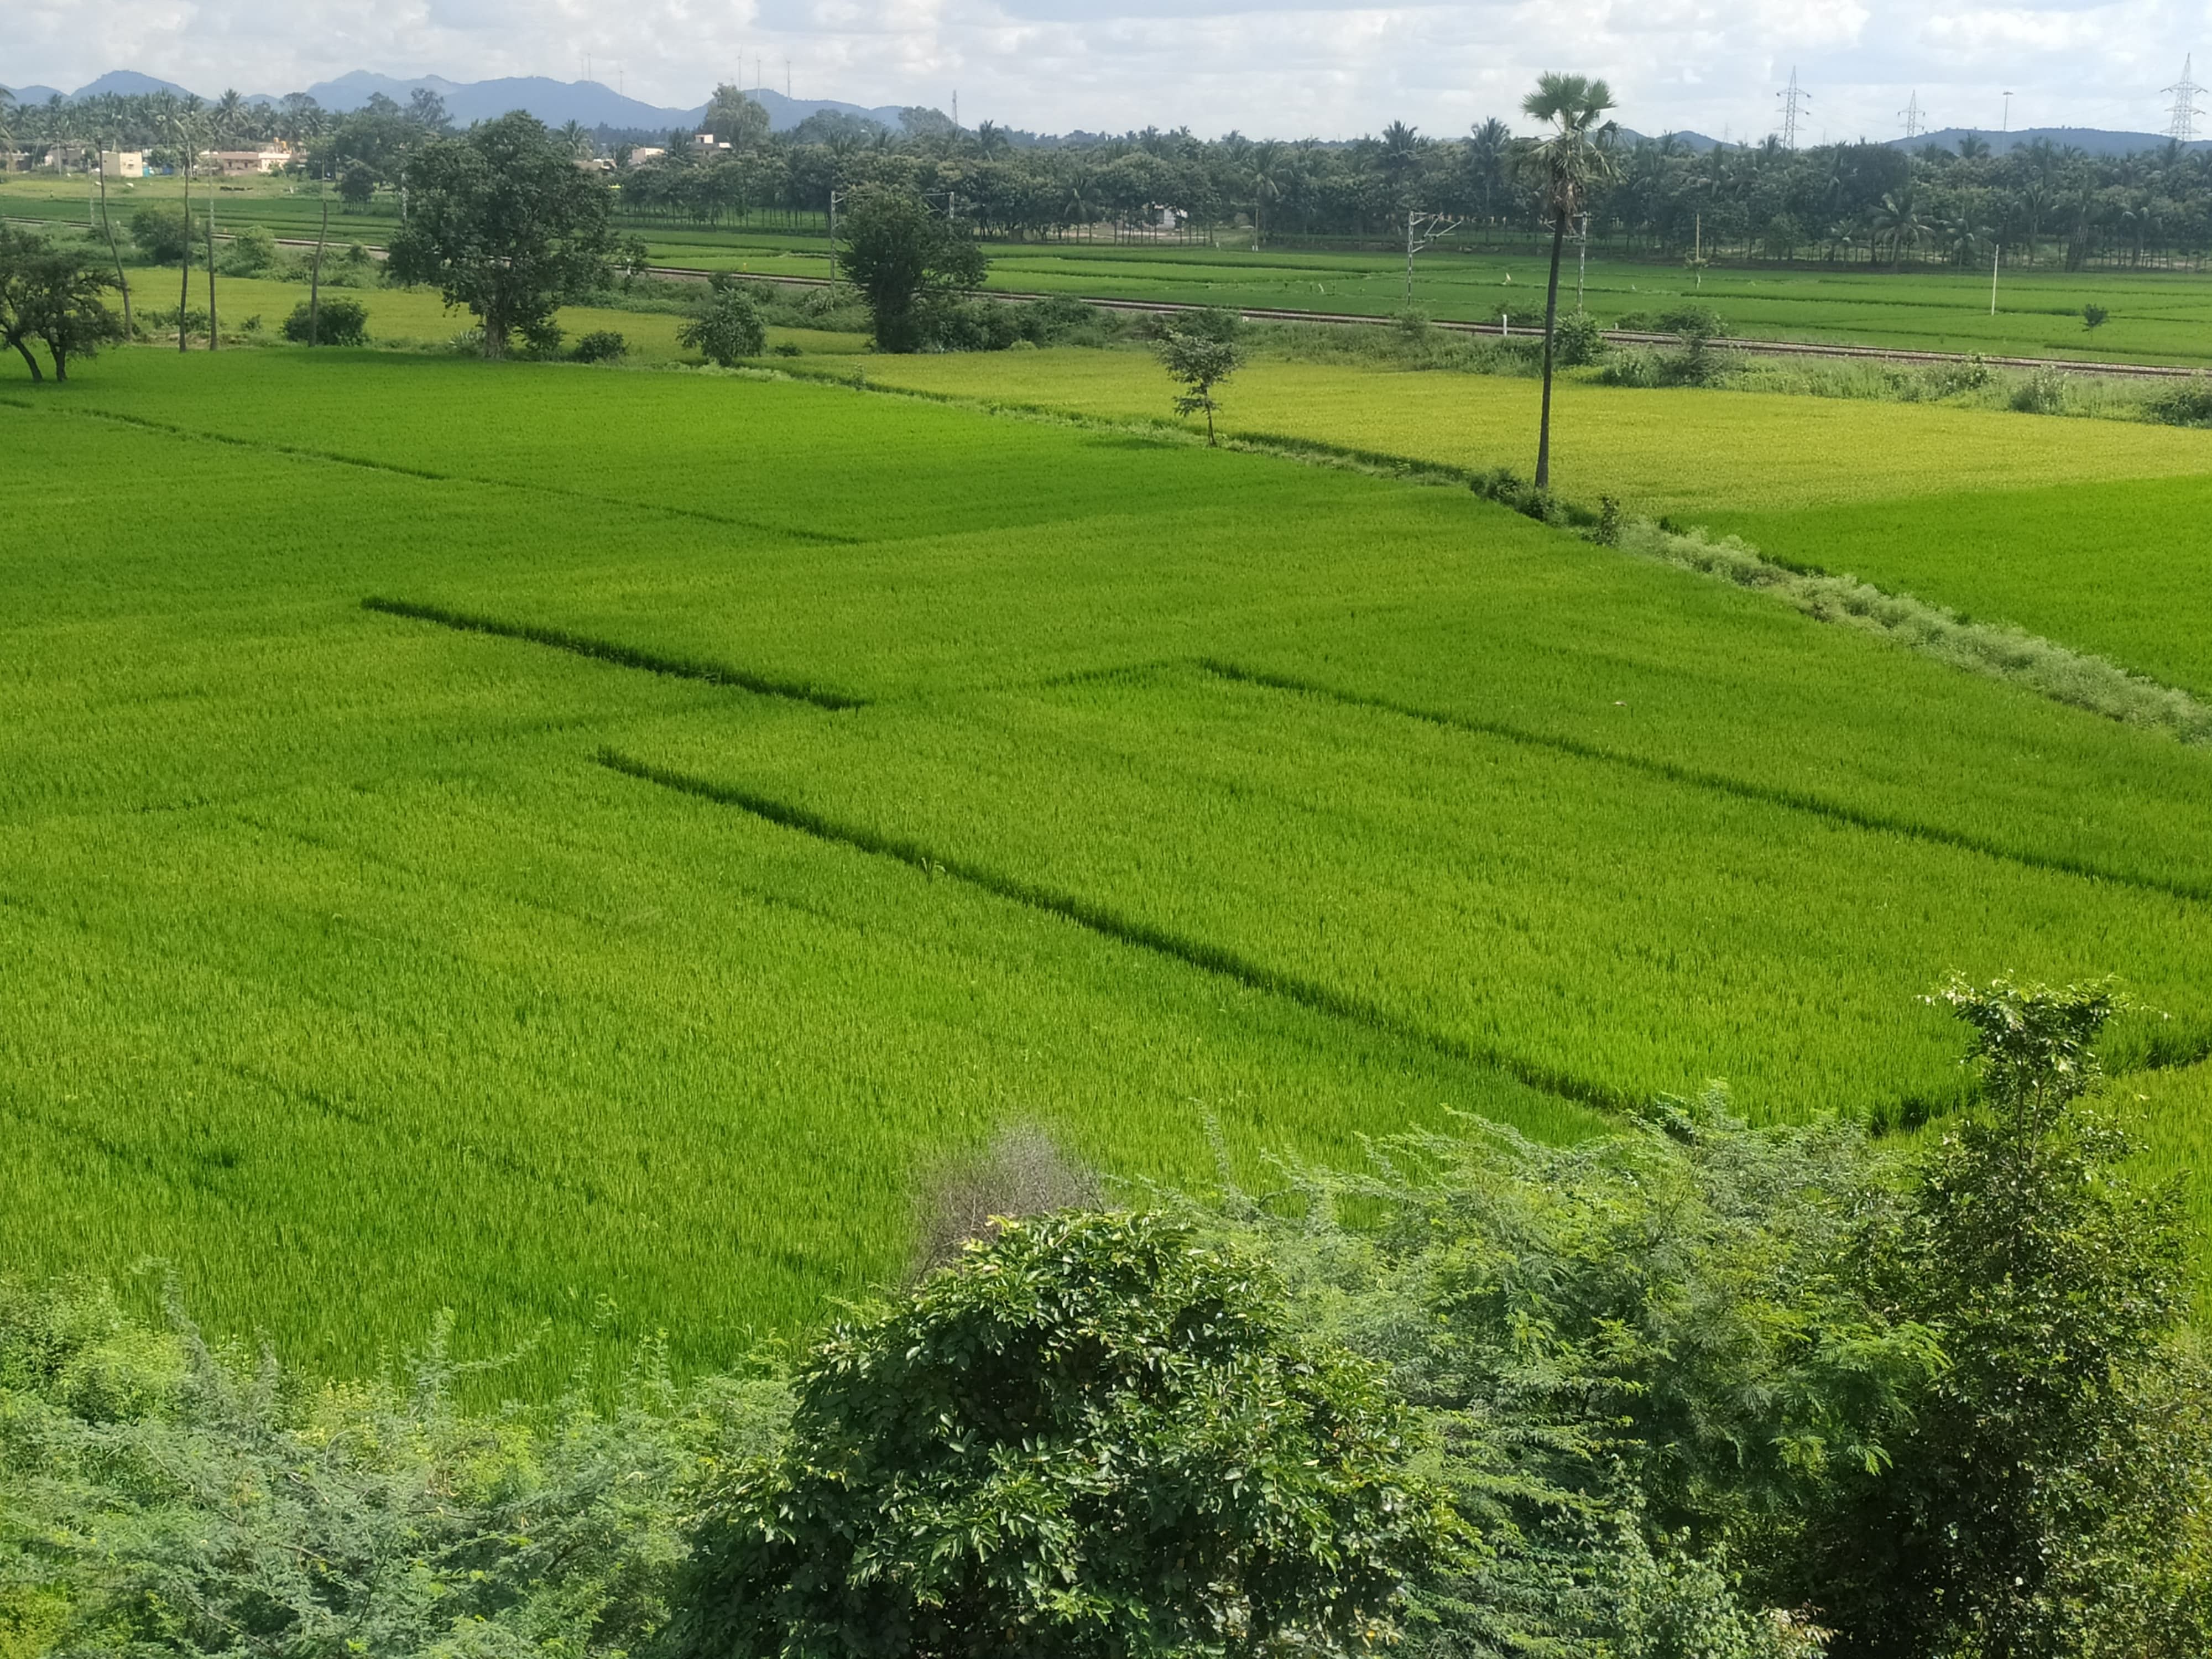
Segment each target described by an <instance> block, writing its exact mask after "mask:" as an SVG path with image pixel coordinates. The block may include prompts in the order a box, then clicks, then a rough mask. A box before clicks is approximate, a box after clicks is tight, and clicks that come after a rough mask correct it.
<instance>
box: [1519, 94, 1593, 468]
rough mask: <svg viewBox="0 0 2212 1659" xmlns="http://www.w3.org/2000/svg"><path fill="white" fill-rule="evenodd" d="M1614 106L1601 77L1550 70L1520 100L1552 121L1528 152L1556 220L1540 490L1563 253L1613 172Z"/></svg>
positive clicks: (1547, 460) (1547, 297) (1548, 451)
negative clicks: (1607, 140) (1571, 229)
mask: <svg viewBox="0 0 2212 1659" xmlns="http://www.w3.org/2000/svg"><path fill="white" fill-rule="evenodd" d="M1612 107H1613V89H1612V88H1609V87H1607V85H1606V83H1605V82H1602V81H1593V80H1590V79H1589V78H1588V77H1587V76H1580V75H1556V74H1553V73H1550V72H1548V71H1547V72H1546V73H1545V74H1542V75H1540V76H1537V77H1536V89H1535V91H1534V92H1532V93H1530V94H1528V96H1527V97H1526V98H1524V99H1522V100H1521V110H1522V113H1523V114H1525V115H1533V116H1534V117H1535V118H1536V119H1538V120H1539V121H1542V122H1545V123H1547V125H1549V126H1550V128H1551V131H1549V132H1547V133H1546V134H1545V136H1544V137H1542V138H1541V139H1540V140H1538V141H1537V143H1536V144H1535V146H1534V149H1531V150H1530V151H1529V152H1528V171H1529V178H1530V180H1531V182H1532V183H1534V185H1535V186H1536V191H1537V194H1538V195H1539V196H1540V197H1541V198H1542V201H1543V204H1544V211H1545V213H1546V215H1547V216H1548V217H1549V218H1550V220H1551V222H1552V274H1551V280H1550V282H1549V283H1548V284H1547V287H1546V288H1545V290H1544V410H1543V414H1542V416H1541V417H1540V420H1539V423H1538V426H1537V430H1536V488H1537V489H1549V488H1550V487H1551V483H1552V356H1553V352H1552V331H1553V328H1554V327H1555V326H1557V325H1558V323H1559V254H1560V252H1561V250H1562V249H1564V248H1565V246H1566V240H1567V227H1568V226H1569V225H1570V224H1571V223H1572V222H1574V217H1575V216H1576V215H1577V213H1580V212H1581V211H1582V210H1583V204H1584V202H1586V201H1587V200H1588V199H1589V194H1590V191H1592V190H1593V189H1594V188H1595V186H1596V185H1598V184H1599V183H1601V181H1602V180H1604V179H1606V178H1607V177H1608V176H1609V175H1610V174H1611V173H1612V170H1613V168H1612V161H1611V160H1610V158H1609V157H1608V155H1607V153H1606V149H1605V147H1604V146H1603V144H1602V143H1601V142H1600V139H1601V137H1603V136H1604V132H1605V131H1606V130H1607V129H1609V128H1610V126H1611V124H1610V123H1607V124H1606V128H1605V129H1601V127H1600V125H1599V123H1600V121H1601V118H1603V116H1604V114H1605V112H1607V110H1609V109H1611V108H1612Z"/></svg>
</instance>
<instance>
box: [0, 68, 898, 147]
mask: <svg viewBox="0 0 2212 1659" xmlns="http://www.w3.org/2000/svg"><path fill="white" fill-rule="evenodd" d="M416 88H426V89H428V91H431V92H435V93H436V94H438V96H439V97H441V98H442V99H443V100H445V103H446V112H447V114H448V115H450V116H452V117H453V119H454V120H456V121H458V122H459V123H461V124H462V125H467V124H468V123H469V122H471V121H482V120H487V119H489V118H491V117H493V116H495V115H504V114H506V113H507V112H508V111H509V110H517V109H522V110H528V111H529V112H531V113H532V115H534V116H536V117H537V118H538V119H539V120H541V121H543V122H544V123H545V124H546V125H549V126H556V127H557V126H561V125H564V124H566V123H568V122H570V121H575V122H579V123H580V124H582V125H585V126H587V127H599V126H605V127H613V128H617V129H634V130H638V131H647V132H665V131H669V130H671V129H672V128H675V127H688V126H691V125H696V123H697V122H698V121H699V119H700V118H701V117H702V116H703V115H704V114H705V113H706V109H707V106H706V105H705V104H703V103H700V104H695V105H693V106H691V107H690V108H689V109H671V108H668V107H665V106H661V105H659V104H648V103H645V102H643V101H641V100H638V99H635V98H626V97H624V96H623V94H621V93H619V92H617V91H616V90H615V89H614V88H612V87H609V86H604V85H602V84H601V83H600V82H597V81H554V80H550V79H548V78H547V77H545V76H535V75H533V76H513V77H510V78H508V79H506V80H499V81H448V80H446V79H444V78H443V77H442V76H435V75H423V76H416V77H415V78H414V79H413V80H400V79H398V78H397V77H396V76H389V75H374V74H371V73H370V72H369V71H368V70H354V71H353V72H352V73H351V74H349V75H341V76H338V77H337V79H336V80H334V81H318V82H315V83H314V84H313V86H311V87H308V88H307V89H306V90H307V96H309V97H310V98H313V100H315V101H316V102H317V103H319V104H320V105H321V106H323V107H324V108H325V109H328V110H337V111H338V112H342V113H343V112H345V111H348V110H356V109H359V108H360V107H361V106H362V105H364V104H366V103H367V102H368V100H370V98H372V97H374V95H375V94H378V93H382V94H384V95H385V96H386V97H387V98H390V99H392V100H394V101H396V102H398V103H402V104H404V103H405V102H406V101H407V100H408V97H409V95H410V94H412V93H413V92H414V91H415V90H416ZM11 90H12V91H13V92H14V93H15V96H16V97H17V99H19V100H21V101H22V102H23V103H26V104H43V103H45V102H46V101H47V100H49V99H53V98H60V99H63V100H71V99H77V98H91V97H97V96H99V95H100V94H103V93H117V94H123V95H125V96H134V95H137V94H146V93H155V92H168V93H173V94H176V95H177V96H178V97H179V98H186V97H191V96H194V95H197V96H198V97H200V98H201V99H202V100H205V101H210V102H211V101H213V100H209V99H207V94H204V93H202V94H193V93H192V92H191V91H190V90H189V89H188V88H184V87H180V86H179V85H178V84H177V83H176V82H173V81H163V80H160V79H157V78H156V77H155V76H151V75H142V74H140V73H139V72H138V71H137V70H109V71H108V73H106V75H103V76H100V78H99V79H98V80H97V81H93V82H88V83H87V84H86V85H84V86H82V87H79V88H77V89H76V91H75V92H67V93H65V92H61V91H58V89H56V88H52V87H40V86H30V87H15V88H11ZM748 90H749V93H750V96H751V97H752V98H754V99H755V100H757V101H758V102H759V103H760V105H761V106H763V108H764V109H766V110H767V111H768V120H769V128H770V130H771V131H776V132H786V131H789V130H790V129H791V128H793V127H795V126H797V125H799V123H800V122H801V121H804V120H805V118H807V117H808V116H810V115H812V114H815V113H817V112H819V111H822V110H834V111H836V112H840V113H842V114H846V115H857V116H860V117H861V118H864V119H866V120H871V121H878V122H880V123H882V124H883V125H884V126H887V127H890V128H892V129H893V130H896V128H897V126H898V125H899V106H896V105H884V106H880V107H878V108H873V109H871V108H869V107H867V106H866V105H862V104H848V103H845V102H843V101H842V100H838V99H835V98H787V97H785V96H784V95H783V94H781V93H780V92H776V91H774V90H772V89H770V88H766V87H760V88H749V89H748ZM246 101H247V102H248V103H252V104H268V103H274V102H276V98H275V96H274V95H273V94H269V93H256V94H253V95H252V97H250V98H248V99H247V100H246Z"/></svg>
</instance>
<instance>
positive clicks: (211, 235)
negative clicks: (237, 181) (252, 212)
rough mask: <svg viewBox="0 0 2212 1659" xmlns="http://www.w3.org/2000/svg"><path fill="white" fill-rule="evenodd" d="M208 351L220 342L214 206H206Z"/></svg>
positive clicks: (210, 204) (212, 204)
mask: <svg viewBox="0 0 2212 1659" xmlns="http://www.w3.org/2000/svg"><path fill="white" fill-rule="evenodd" d="M207 253H208V349H209V350H210V351H213V350H215V349H216V347H217V346H218V345H220V344H221V343H222V325H220V324H219V323H217V322H216V314H215V204H214V203H213V202H210V203H209V204H208V218H207Z"/></svg>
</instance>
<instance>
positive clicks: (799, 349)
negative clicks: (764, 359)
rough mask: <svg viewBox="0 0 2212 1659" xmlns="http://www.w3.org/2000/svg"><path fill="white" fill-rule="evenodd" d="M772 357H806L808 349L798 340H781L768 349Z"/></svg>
mask: <svg viewBox="0 0 2212 1659" xmlns="http://www.w3.org/2000/svg"><path fill="white" fill-rule="evenodd" d="M768 355H769V356H771V357H804V356H805V355H806V349H805V347H804V346H802V345H800V344H799V343H798V342H797V341H796V340H780V341H778V342H777V343H775V344H774V345H772V346H770V347H769V349H768Z"/></svg>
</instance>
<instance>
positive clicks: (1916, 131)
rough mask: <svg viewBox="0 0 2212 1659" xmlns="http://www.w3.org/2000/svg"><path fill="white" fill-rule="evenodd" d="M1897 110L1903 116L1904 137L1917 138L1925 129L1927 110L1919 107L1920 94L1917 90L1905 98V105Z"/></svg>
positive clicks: (1926, 125) (1926, 126)
mask: <svg viewBox="0 0 2212 1659" xmlns="http://www.w3.org/2000/svg"><path fill="white" fill-rule="evenodd" d="M1898 113H1899V115H1901V116H1903V117H1904V118H1905V137H1908V138H1917V137H1919V136H1920V135H1921V134H1922V133H1923V132H1924V131H1927V128H1928V112H1927V111H1925V110H1923V109H1922V108H1921V107H1920V94H1919V93H1918V92H1917V91H1916V92H1915V93H1914V94H1912V96H1911V97H1910V98H1908V99H1906V100H1905V107H1904V108H1903V109H1901V110H1899V111H1898Z"/></svg>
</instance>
